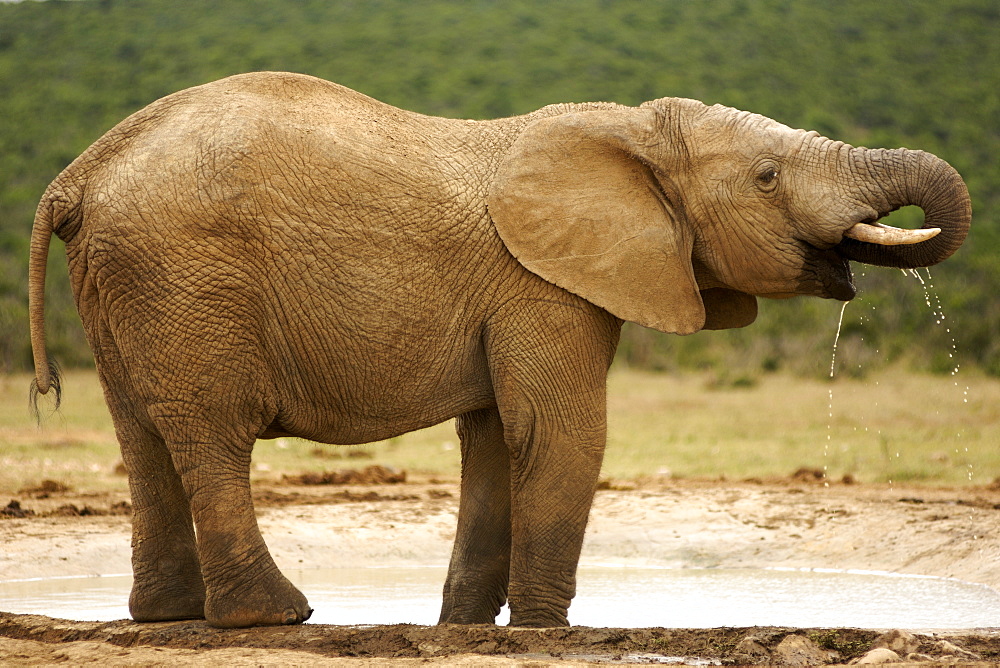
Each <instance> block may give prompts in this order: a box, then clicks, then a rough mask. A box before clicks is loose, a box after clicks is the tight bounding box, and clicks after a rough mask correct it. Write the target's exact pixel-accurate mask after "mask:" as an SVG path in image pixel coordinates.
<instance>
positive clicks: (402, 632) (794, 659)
mask: <svg viewBox="0 0 1000 668" xmlns="http://www.w3.org/2000/svg"><path fill="white" fill-rule="evenodd" d="M875 648H881V649H882V650H883V652H885V651H888V652H893V653H894V655H895V657H896V658H897V659H899V660H909V661H920V662H923V661H937V662H947V663H977V662H984V661H986V662H988V661H995V660H996V659H1000V639H998V637H997V635H996V634H995V633H955V634H909V633H906V632H898V631H897V632H892V633H888V634H887V633H884V632H879V631H870V630H857V629H780V628H750V629H746V628H742V629H740V628H728V629H693V630H692V629H591V628H570V629H516V628H507V627H495V626H451V625H450V626H435V627H425V626H410V625H393V626H373V627H349V626H323V625H304V626H296V627H277V628H259V629H245V630H244V629H240V630H219V629H212V628H210V627H208V626H206V625H205V624H204V623H202V622H174V623H169V624H134V623H131V622H126V621H121V622H110V623H97V622H66V621H63V620H54V619H51V618H48V617H40V616H33V615H9V614H0V656H4V657H5V661H8V662H10V663H20V664H31V663H36V662H37V663H45V662H49V661H68V662H76V661H81V662H82V661H98V660H112V661H114V662H115V663H118V664H144V665H156V664H166V663H171V664H173V665H177V664H184V665H208V664H212V665H225V664H228V665H258V664H259V663H262V662H263V663H268V664H286V663H287V664H309V665H342V664H350V665H358V664H362V665H364V664H373V665H375V664H384V663H386V662H390V663H393V664H398V665H405V664H408V663H421V664H426V663H433V664H441V665H455V664H466V665H483V664H508V665H509V664H516V665H548V664H552V663H557V664H559V665H567V664H568V665H575V664H588V663H608V664H655V663H666V662H670V663H681V662H683V663H690V664H701V665H706V664H714V665H734V664H771V665H816V664H846V663H848V662H849V661H851V660H854V659H858V658H860V657H864V656H866V655H869V654H870V653H872V651H873V649H875ZM876 652H877V650H876ZM876 656H878V654H877V653H876ZM882 656H885V655H884V654H883V655H882Z"/></svg>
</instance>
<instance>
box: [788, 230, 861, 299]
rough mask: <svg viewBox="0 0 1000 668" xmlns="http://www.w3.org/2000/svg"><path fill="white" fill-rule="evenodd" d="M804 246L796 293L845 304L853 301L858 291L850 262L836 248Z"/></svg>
mask: <svg viewBox="0 0 1000 668" xmlns="http://www.w3.org/2000/svg"><path fill="white" fill-rule="evenodd" d="M803 245H804V246H806V253H805V266H804V268H803V272H802V275H801V276H800V278H799V284H798V288H797V290H796V292H797V293H798V294H807V295H813V296H816V297H823V298H825V299H836V300H838V301H842V302H847V301H850V300H852V299H854V297H855V295H857V293H858V290H857V288H856V287H855V286H854V274H853V273H852V272H851V263H850V261H849V260H848V259H847V258H846V257H844V256H843V255H841V254H840V253H839V252H838V251H837V248H836V247H834V248H829V249H825V250H824V249H819V248H816V247H814V246H810V245H809V244H803Z"/></svg>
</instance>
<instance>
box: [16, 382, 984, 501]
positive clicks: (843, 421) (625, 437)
mask: <svg viewBox="0 0 1000 668" xmlns="http://www.w3.org/2000/svg"><path fill="white" fill-rule="evenodd" d="M29 382H30V378H29V376H27V375H23V374H18V375H11V376H0V495H3V494H6V495H11V494H14V493H16V492H17V490H19V489H21V488H24V487H26V486H31V485H35V484H37V483H39V482H40V481H41V480H44V479H46V478H49V479H55V480H59V481H61V482H64V483H67V484H69V485H71V486H73V487H74V488H75V489H79V490H103V489H123V488H125V486H126V481H125V477H124V476H122V475H120V474H115V473H114V470H115V466H116V464H117V463H118V461H119V454H118V448H117V444H116V441H115V437H114V430H113V427H112V424H111V419H110V416H109V415H108V413H107V409H106V408H105V406H104V402H103V397H102V394H101V390H100V386H99V384H98V382H97V376H96V374H95V373H94V372H93V371H70V372H68V373H66V378H65V383H64V389H65V392H64V395H63V406H62V408H61V409H60V410H59V411H58V412H56V413H52V414H49V415H47V416H46V417H45V418H44V420H43V425H42V427H37V426H35V424H34V422H33V420H32V418H31V416H30V413H29V411H28V407H27V388H28V385H29ZM745 385H746V384H744V383H736V384H735V386H733V385H729V386H721V387H720V384H719V383H718V382H717V378H716V377H714V376H711V375H708V374H687V375H667V374H656V373H650V372H640V371H634V370H630V369H627V368H615V369H614V370H613V372H612V374H611V376H610V379H609V383H608V394H609V402H608V403H609V406H608V412H609V427H608V432H609V433H608V449H607V453H606V457H605V464H604V472H603V475H604V476H606V477H611V478H616V479H633V478H640V477H647V476H676V477H709V478H717V477H719V476H725V477H726V478H727V479H737V480H738V479H744V478H748V477H761V478H766V477H773V476H787V475H790V474H791V473H793V472H794V471H795V470H797V469H798V468H800V467H809V468H814V469H825V470H826V471H827V473H828V475H829V477H830V478H832V479H835V480H837V479H840V478H841V477H842V476H844V475H845V474H850V475H852V476H854V477H855V478H856V479H857V480H859V481H861V482H888V481H892V482H899V483H902V482H907V483H923V484H947V485H964V484H969V483H970V482H971V483H973V484H984V483H988V482H990V481H992V480H993V479H994V478H995V477H996V476H998V475H1000V449H998V448H997V447H996V444H997V443H1000V415H998V413H1000V381H997V380H995V379H989V378H985V377H978V376H971V375H962V374H960V375H958V376H955V377H951V376H927V375H916V374H910V373H899V372H891V371H886V372H885V373H883V374H880V375H879V376H877V377H875V376H869V377H868V378H866V379H851V378H838V379H836V380H834V381H832V382H830V381H816V380H808V379H802V378H797V377H792V376H787V375H779V374H775V375H765V376H761V377H759V378H757V379H756V380H755V381H753V382H752V383H751V384H750V386H749V387H747V386H745ZM831 393H832V395H831ZM831 396H832V403H831ZM43 403H44V400H43ZM317 451H318V452H319V453H322V454H316V452H317ZM358 451H364V452H367V453H368V454H370V455H371V458H361V457H357V456H356V453H357V452H358ZM352 454H355V456H351V455H352ZM371 463H377V464H382V465H386V466H392V467H396V468H401V469H405V470H407V471H410V472H412V473H420V474H425V475H431V476H439V477H443V478H457V476H458V473H459V454H458V439H457V437H456V436H455V433H454V428H453V425H452V424H451V423H450V422H449V423H445V424H441V425H438V426H436V427H432V428H430V429H425V430H423V431H419V432H414V433H411V434H406V435H404V436H401V437H398V438H394V439H390V440H389V441H383V442H380V443H375V444H371V445H367V446H363V447H354V446H352V447H338V446H321V445H318V444H316V443H312V442H309V441H305V440H302V439H292V438H289V439H277V440H269V441H260V442H259V443H258V444H257V447H256V449H255V451H254V476H255V478H257V479H262V478H279V477H280V476H281V475H282V474H284V473H300V472H303V471H319V470H329V469H339V468H348V467H351V468H358V467H363V466H366V465H368V464H371ZM0 500H2V497H0Z"/></svg>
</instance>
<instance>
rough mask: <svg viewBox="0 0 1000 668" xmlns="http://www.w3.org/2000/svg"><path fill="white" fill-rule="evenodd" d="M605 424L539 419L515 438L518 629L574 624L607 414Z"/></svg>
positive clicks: (514, 604) (511, 595) (513, 618)
mask: <svg viewBox="0 0 1000 668" xmlns="http://www.w3.org/2000/svg"><path fill="white" fill-rule="evenodd" d="M602 403H603V402H602ZM599 419H600V422H601V424H599V425H598V424H588V425H581V424H573V421H570V422H564V421H560V420H558V419H556V420H552V419H551V418H549V419H545V417H544V416H536V418H535V419H534V420H532V424H531V426H530V428H529V429H528V430H527V431H528V433H522V434H520V435H519V436H517V437H515V438H514V444H516V445H514V444H512V445H514V447H512V451H513V456H512V462H511V468H512V492H511V517H512V522H511V534H512V546H511V564H510V587H509V592H508V599H509V603H510V624H511V626H532V627H548V626H567V625H568V624H569V620H568V617H567V610H568V609H569V605H570V601H571V600H572V599H573V597H574V596H575V595H576V569H577V563H578V562H579V560H580V551H581V548H582V547H583V535H584V530H585V529H586V526H587V517H588V515H589V513H590V506H591V503H592V501H593V498H594V491H595V489H596V487H597V479H598V475H599V474H600V470H601V460H602V458H603V453H604V439H605V429H604V413H603V411H601V412H600V415H599ZM595 420H596V417H595ZM509 438H510V437H509Z"/></svg>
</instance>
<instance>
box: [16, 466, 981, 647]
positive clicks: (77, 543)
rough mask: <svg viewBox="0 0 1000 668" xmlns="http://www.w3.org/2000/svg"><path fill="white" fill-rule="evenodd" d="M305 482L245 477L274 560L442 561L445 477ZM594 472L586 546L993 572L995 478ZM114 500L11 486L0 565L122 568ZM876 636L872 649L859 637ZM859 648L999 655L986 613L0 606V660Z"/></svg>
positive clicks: (590, 554)
mask: <svg viewBox="0 0 1000 668" xmlns="http://www.w3.org/2000/svg"><path fill="white" fill-rule="evenodd" d="M303 482H316V481H302V480H297V481H292V480H287V481H285V482H280V483H279V482H274V483H269V484H263V485H258V486H257V488H256V489H255V503H256V506H257V510H258V516H259V521H260V525H261V529H262V531H263V533H264V535H265V538H266V539H267V541H268V544H269V545H270V546H271V550H272V553H273V554H274V556H275V560H276V561H277V562H278V565H279V566H281V567H285V568H301V567H303V565H304V564H306V565H316V566H326V565H338V566H344V567H349V566H369V565H372V564H373V563H377V564H379V565H385V566H391V565H404V564H413V563H414V559H415V558H419V559H421V560H424V561H425V562H426V563H436V564H443V563H446V562H447V558H448V555H449V553H450V541H451V538H452V536H453V534H454V526H455V514H456V512H457V501H458V488H457V485H456V484H455V483H454V482H451V481H435V480H417V481H413V480H411V481H409V482H405V483H401V482H398V481H396V482H395V483H394V484H392V483H389V482H386V481H382V484H363V483H358V482H352V481H347V484H336V485H331V484H302V483H303ZM320 482H322V481H320ZM603 487H604V488H605V489H602V490H601V491H599V492H598V495H597V498H596V501H595V504H594V510H593V513H592V515H591V523H590V527H589V529H588V536H587V541H586V544H585V547H584V556H583V561H584V562H585V563H586V562H590V563H596V562H601V561H606V562H615V563H628V564H632V565H651V564H655V565H657V566H673V567H678V568H682V567H688V568H691V567H699V568H709V567H719V568H766V567H796V568H798V567H801V568H833V569H862V570H875V571H887V572H899V573H911V574H921V575H934V576H943V577H953V578H958V579H961V580H965V581H969V582H977V583H982V584H986V585H989V586H991V587H994V588H1000V488H998V487H996V486H980V487H963V488H928V487H909V488H908V487H902V486H899V485H896V486H887V485H886V486H876V485H858V484H845V483H844V482H836V483H830V484H829V485H826V484H825V483H824V481H822V480H820V479H818V478H817V476H814V475H813V474H812V472H809V471H803V472H799V474H797V475H796V476H792V477H790V478H788V479H780V480H768V481H759V480H752V481H741V482H731V481H729V482H727V481H689V480H687V481H686V480H671V479H662V480H647V481H640V482H627V483H626V482H619V483H616V482H613V481H611V482H608V483H606V484H604V485H603ZM4 501H5V500H0V506H2V505H3V502H4ZM127 502H128V499H127V498H126V497H124V496H123V495H115V494H86V493H79V492H74V491H72V490H65V489H61V486H60V485H58V484H51V483H50V484H48V485H43V486H41V487H39V488H37V489H34V490H22V491H21V493H20V494H19V495H18V496H17V498H15V499H12V500H11V503H9V504H7V506H6V508H3V509H0V518H2V519H0V544H2V545H3V546H4V547H3V549H2V551H0V581H3V580H13V579H23V578H37V577H48V576H54V575H62V576H66V575H93V574H99V573H122V572H128V571H129V568H130V567H129V547H128V545H129V531H130V508H129V506H128V503H127ZM416 555H419V557H417V556H416ZM2 608H3V604H2V602H0V610H2ZM570 618H571V619H572V610H571V611H570ZM998 626H1000V620H998ZM879 645H882V646H883V647H884V648H883V649H879V650H877V651H874V652H873V651H872V650H873V648H875V647H877V646H879ZM890 651H892V652H894V653H893V654H887V652H890ZM860 657H866V661H869V660H870V661H874V660H877V659H882V660H889V659H891V660H894V661H904V660H907V659H908V660H909V661H911V662H915V661H930V660H932V659H933V660H935V661H937V662H938V663H939V664H940V663H972V662H989V661H997V660H1000V629H971V630H968V631H959V632H956V631H947V632H940V631H938V632H935V631H934V630H933V629H928V630H922V631H920V632H919V633H914V634H909V633H905V632H895V633H892V634H888V635H887V634H886V633H885V630H881V631H877V630H857V629H778V628H765V627H756V628H723V629H687V630H685V629H597V628H585V627H573V628H569V629H543V630H531V629H515V628H506V627H493V626H473V627H457V626H456V627H450V626H449V627H434V626H431V627H424V626H415V625H394V626H325V625H319V624H306V625H302V626H297V627H282V628H260V629H242V630H217V629H212V628H210V627H208V626H206V625H205V624H204V623H203V622H175V623H164V624H134V623H132V622H130V621H115V622H69V621H65V620H58V619H51V618H47V617H41V616H35V615H16V614H10V613H2V612H0V664H3V665H38V664H50V663H70V664H82V663H90V662H98V661H100V662H106V663H111V664H114V665H167V664H169V665H208V664H212V665H240V666H251V665H264V664H267V665H275V664H309V665H352V666H353V665H385V664H393V665H408V664H416V663H421V664H425V663H429V664H441V665H455V664H466V665H530V666H535V665H538V666H541V665H549V664H558V665H560V666H562V665H582V664H592V663H616V664H642V663H647V664H648V663H667V662H674V663H678V662H682V663H701V664H702V665H704V664H705V663H716V664H718V663H722V664H763V663H770V664H785V665H812V664H819V663H833V664H844V663H848V662H849V661H851V660H856V659H858V658H860ZM925 665H927V664H925Z"/></svg>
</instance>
